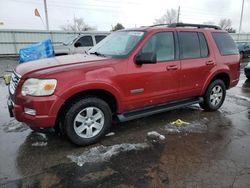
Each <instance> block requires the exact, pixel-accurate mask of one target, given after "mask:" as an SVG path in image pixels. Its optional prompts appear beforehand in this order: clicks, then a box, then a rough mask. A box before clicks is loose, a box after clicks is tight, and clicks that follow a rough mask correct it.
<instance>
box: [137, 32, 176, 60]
mask: <svg viewBox="0 0 250 188" xmlns="http://www.w3.org/2000/svg"><path fill="white" fill-rule="evenodd" d="M141 53H155V54H156V58H157V61H170V60H174V59H175V50H174V35H173V32H160V33H156V34H155V35H153V36H152V37H151V38H150V39H149V40H148V41H147V42H146V43H145V44H144V46H143V48H142V50H141Z"/></svg>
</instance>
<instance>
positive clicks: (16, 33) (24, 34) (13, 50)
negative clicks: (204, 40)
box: [0, 30, 250, 55]
mask: <svg viewBox="0 0 250 188" xmlns="http://www.w3.org/2000/svg"><path fill="white" fill-rule="evenodd" d="M95 32H96V31H95ZM82 33H86V34H87V33H89V32H82ZM78 34H79V33H75V32H65V31H50V32H48V31H37V30H0V55H15V54H18V52H19V49H20V48H23V47H25V46H27V45H30V44H34V43H37V42H39V41H41V40H44V39H48V38H50V39H51V40H52V42H53V44H57V43H60V42H62V41H64V40H66V39H67V38H68V37H72V36H74V35H78ZM231 36H232V37H233V39H234V40H235V41H250V33H248V34H237V33H233V34H231Z"/></svg>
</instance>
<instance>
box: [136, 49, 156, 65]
mask: <svg viewBox="0 0 250 188" xmlns="http://www.w3.org/2000/svg"><path fill="white" fill-rule="evenodd" d="M156 62H157V61H156V54H155V53H152V52H147V53H139V54H138V55H137V56H136V58H135V63H136V64H137V65H142V64H155V63H156Z"/></svg>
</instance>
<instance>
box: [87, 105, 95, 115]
mask: <svg viewBox="0 0 250 188" xmlns="http://www.w3.org/2000/svg"><path fill="white" fill-rule="evenodd" d="M86 111H87V117H91V116H93V111H94V109H93V108H91V107H90V108H87V110H86Z"/></svg>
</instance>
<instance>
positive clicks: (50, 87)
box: [22, 78, 57, 96]
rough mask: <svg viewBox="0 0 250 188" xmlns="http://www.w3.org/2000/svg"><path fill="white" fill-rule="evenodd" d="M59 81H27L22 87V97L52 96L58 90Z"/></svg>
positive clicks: (31, 79)
mask: <svg viewBox="0 0 250 188" xmlns="http://www.w3.org/2000/svg"><path fill="white" fill-rule="evenodd" d="M56 84H57V80H55V79H36V78H29V79H27V80H26V81H25V82H24V84H23V87H22V95H23V96H26V95H31V96H48V95H52V94H53V93H54V91H55V89H56Z"/></svg>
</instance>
